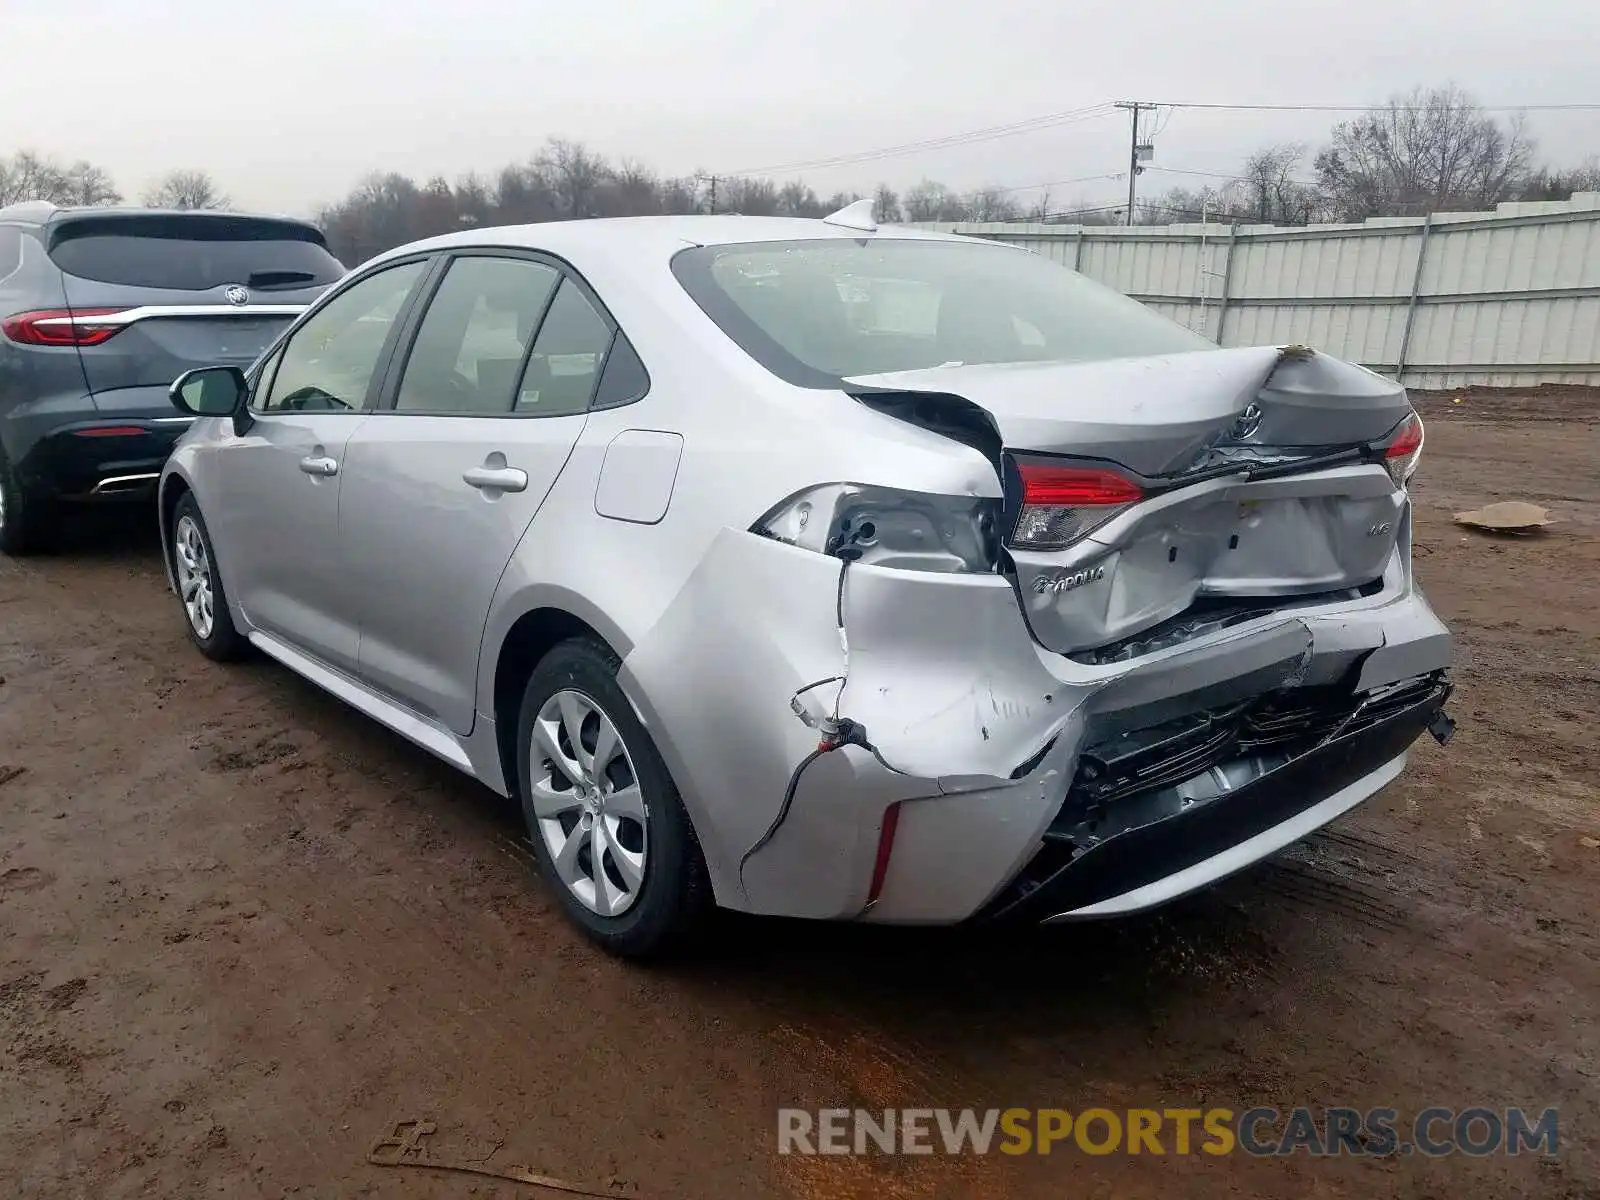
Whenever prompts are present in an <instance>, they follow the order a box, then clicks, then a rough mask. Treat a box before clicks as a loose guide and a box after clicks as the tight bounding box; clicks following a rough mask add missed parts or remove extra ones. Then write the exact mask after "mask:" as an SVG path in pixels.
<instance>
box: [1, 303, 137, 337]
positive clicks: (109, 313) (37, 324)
mask: <svg viewBox="0 0 1600 1200" xmlns="http://www.w3.org/2000/svg"><path fill="white" fill-rule="evenodd" d="M120 312H122V309H120V308H81V309H77V310H75V311H74V310H72V309H66V308H46V309H39V310H36V311H34V312H24V313H17V314H16V315H15V316H11V317H7V318H5V320H3V321H0V332H3V333H4V334H5V335H6V337H8V338H10V339H11V340H12V341H13V342H17V343H19V344H21V345H24V346H98V345H99V344H100V343H101V342H104V341H106V340H108V339H110V338H112V337H114V336H115V335H116V334H118V333H121V332H122V330H123V328H124V327H123V326H122V325H120V324H108V323H106V322H103V321H102V322H100V323H98V324H97V323H96V321H95V318H97V317H113V316H116V315H117V314H118V313H120Z"/></svg>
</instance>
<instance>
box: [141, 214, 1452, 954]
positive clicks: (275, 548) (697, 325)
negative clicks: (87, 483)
mask: <svg viewBox="0 0 1600 1200" xmlns="http://www.w3.org/2000/svg"><path fill="white" fill-rule="evenodd" d="M172 396H173V401H174V403H175V404H176V405H177V406H178V408H179V409H180V410H182V411H184V412H185V413H188V414H190V415H193V416H194V417H196V418H197V419H196V420H195V422H194V424H193V427H192V428H191V429H190V430H189V432H188V433H187V434H186V436H185V437H184V438H183V440H182V442H181V443H180V445H179V446H178V448H177V450H176V451H175V452H174V453H173V455H172V457H171V459H170V460H169V462H168V463H167V466H166V468H165V471H164V472H163V475H162V479H161V485H160V519H161V529H162V542H163V545H164V547H165V552H166V556H167V565H168V570H169V577H170V582H171V585H172V587H173V590H174V591H175V592H176V593H177V595H178V597H179V598H180V600H181V603H182V613H183V619H184V621H185V623H186V625H187V629H188V633H189V636H190V638H191V639H192V640H193V642H194V643H195V644H196V645H197V646H198V647H199V649H200V650H201V651H202V652H203V653H205V654H207V655H209V656H210V657H212V658H216V659H226V658H231V657H234V656H236V655H238V654H241V653H244V652H246V651H247V650H251V649H253V650H255V651H259V652H261V653H264V654H266V655H268V656H270V657H272V658H274V659H277V660H278V661H279V662H281V663H283V664H284V665H286V666H288V667H289V668H290V669H292V670H294V671H296V672H298V673H299V674H301V675H303V676H305V677H306V678H307V679H309V680H311V681H312V682H313V683H315V684H317V685H319V686H321V687H323V688H325V689H327V690H328V691H330V692H332V693H333V694H335V695H336V696H338V697H340V698H341V699H342V700H344V701H345V702H346V703H348V704H350V705H351V706H353V707H355V708H356V709H359V710H360V711H361V712H363V713H366V714H368V715H369V716H371V717H373V718H375V719H376V720H378V721H381V722H382V723H384V724H385V725H388V726H389V727H390V728H392V729H394V730H397V731H398V732H400V733H401V734H403V735H404V736H406V737H407V738H409V739H411V740H412V741H414V742H416V743H417V744H418V745H420V746H422V747H424V748H425V749H427V750H429V751H431V752H432V753H434V754H436V755H438V756H439V757H440V758H442V759H444V760H445V761H446V762H449V763H451V764H453V765H454V766H456V767H458V768H459V769H460V770H462V771H464V772H466V773H467V774H469V775H471V776H473V777H474V778H476V779H478V780H481V781H482V782H483V783H485V784H487V785H488V786H489V787H491V788H493V789H495V790H496V791H498V792H501V793H503V794H506V795H514V796H516V797H518V798H519V799H520V802H521V805H522V808H523V811H524V812H525V814H526V818H527V824H528V830H529V834H530V836H531V839H532V842H533V845H534V848H535V851H536V854H537V857H538V861H539V864H540V867H541V870H542V873H543V875H544V877H545V878H546V880H547V882H548V884H549V885H550V887H551V888H552V889H553V890H554V891H555V893H556V895H558V896H559V897H560V900H561V902H562V904H563V906H564V908H565V910H566V912H567V913H568V914H570V916H571V917H572V919H573V920H574V921H575V922H576V923H577V924H578V925H579V926H581V927H582V928H583V929H584V930H585V931H586V932H587V933H588V934H589V935H590V936H592V937H593V938H595V939H596V940H597V941H599V942H600V943H601V944H603V945H604V946H606V947H607V948H608V949H610V950H612V951H614V952H616V953H619V954H627V955H644V954H648V953H651V952H655V951H657V950H659V949H662V948H664V947H666V946H668V945H670V944H672V943H673V942H675V941H677V940H678V939H679V938H680V936H681V935H683V934H685V933H686V932H687V931H689V930H691V929H692V928H694V927H695V925H696V923H697V918H699V917H700V916H702V915H703V913H704V912H705V910H707V909H709V908H710V907H711V906H713V905H720V906H723V907H726V908H730V909H739V910H744V911H748V912H755V913H767V914H782V915H786V916H793V917H810V918H823V919H843V920H864V921H878V922H898V923H955V922H961V921H967V920H987V919H993V918H1002V917H1016V918H1023V919H1029V920H1035V921H1055V920H1077V919H1083V918H1091V917H1104V916H1112V915H1116V914H1121V913H1128V912H1133V911H1136V910H1140V909H1145V908H1149V907H1152V906H1154V905H1158V904H1161V903H1164V902H1166V901H1169V900H1171V899H1173V898H1175V897H1177V896H1180V895H1183V894H1185V893H1187V892H1190V891H1193V890H1195V889H1197V888H1200V887H1203V886H1205V885H1206V884H1209V883H1211V882H1212V881H1214V880H1217V879H1219V878H1221V877H1223V876H1225V875H1228V874H1231V873H1233V872H1235V871H1237V870H1239V869H1240V868H1242V867H1244V866H1246V865H1248V864H1250V863H1252V862H1254V861H1256V860H1258V859H1261V858H1263V857H1265V856H1267V855H1270V854H1272V853H1274V852H1275V851H1277V850H1279V849H1281V848H1283V847H1284V846H1286V845H1288V844H1289V843H1291V842H1293V841H1295V840H1297V839H1299V838H1301V837H1303V836H1305V835H1306V834H1307V833H1309V832H1310V831H1312V830H1314V829H1315V828H1317V827H1318V826H1321V825H1323V824H1325V823H1326V822H1328V821H1331V820H1333V819H1335V818H1336V817H1338V816H1340V815H1341V814H1342V813H1345V812H1347V811H1348V810H1350V809H1351V808H1353V807H1354V806H1356V805H1357V804H1359V803H1361V802H1362V801H1363V800H1365V799H1366V798H1368V797H1369V796H1371V795H1373V794H1374V793H1375V792H1377V791H1378V790H1379V789H1380V788H1382V787H1384V786H1385V785H1386V784H1388V783H1389V782H1390V781H1392V780H1393V779H1394V778H1395V777H1396V776H1397V775H1398V774H1399V773H1400V771H1401V770H1402V768H1403V766H1404V763H1405V758H1406V752H1407V749H1408V748H1409V747H1410V745H1411V743H1412V742H1413V741H1414V740H1415V739H1416V738H1417V737H1418V736H1420V735H1421V734H1422V733H1423V732H1424V731H1429V732H1431V733H1433V734H1434V736H1436V737H1437V738H1439V740H1441V741H1444V740H1446V739H1447V738H1448V736H1449V731H1450V728H1451V724H1450V719H1449V717H1448V716H1446V715H1445V712H1444V705H1445V701H1446V699H1447V697H1448V694H1449V690H1450V684H1449V681H1448V676H1447V668H1448V666H1449V663H1450V653H1451V644H1450V636H1449V634H1448V633H1447V632H1446V630H1445V628H1444V627H1443V626H1442V625H1441V623H1440V622H1439V620H1438V619H1437V618H1436V617H1435V616H1434V614H1433V612H1432V611H1431V610H1430V608H1429V607H1428V605H1427V603H1426V601H1425V600H1424V599H1423V596H1422V594H1421V593H1420V592H1419V590H1418V588H1417V586H1416V583H1415V580H1414V579H1413V576H1412V565H1411V548H1410V528H1411V526H1410V504H1409V500H1408V495H1407V486H1406V485H1407V481H1408V479H1409V478H1410V477H1411V473H1412V472H1413V471H1414V470H1415V468H1416V464H1417V460H1418V457H1419V455H1420V453H1421V450H1422V425H1421V423H1420V421H1419V420H1418V418H1417V416H1416V414H1415V413H1414V412H1413V411H1412V409H1411V407H1410V405H1409V403H1408V402H1407V398H1406V395H1405V392H1404V391H1403V389H1401V388H1400V387H1399V386H1398V385H1396V384H1395V383H1393V382H1392V381H1390V380H1388V379H1386V378H1383V377H1380V376H1378V375H1376V374H1373V373H1372V372H1369V371H1367V370H1364V369H1362V368H1360V367H1356V366H1352V365H1350V364H1347V363H1343V362H1339V361H1336V360H1333V359H1330V358H1327V357H1325V356H1323V355H1321V354H1319V353H1316V352H1314V351H1311V350H1308V349H1304V348H1301V347H1287V348H1286V347H1277V346H1266V347H1244V348H1233V349H1220V348H1218V347H1217V346H1215V345H1214V344H1212V343H1210V342H1208V341H1206V340H1204V339H1202V338H1200V337H1198V336H1196V335H1195V334H1193V333H1191V332H1189V331H1188V330H1186V329H1184V328H1182V327H1180V326H1178V325H1175V324H1173V323H1171V322H1169V321H1168V320H1166V319H1165V318H1163V317H1161V316H1158V315H1156V314H1155V313H1154V312H1152V311H1151V310H1149V309H1147V308H1145V307H1143V306H1141V305H1139V304H1137V303H1135V302H1134V301H1132V300H1129V299H1127V298H1126V297H1124V296H1121V295H1120V294H1118V293H1115V292H1113V291H1110V290H1108V289H1106V288H1104V287H1102V286H1100V285H1098V284H1095V283H1093V282H1091V281H1089V280H1087V279H1085V278H1084V277H1082V276H1081V275H1078V274H1077V273H1075V272H1073V271H1071V270H1069V269H1067V268H1065V267H1063V266H1060V265H1058V264H1056V263H1054V262H1051V261H1049V260H1048V259H1046V258H1043V257H1040V256H1038V255H1035V254H1030V253H1027V252H1025V251H1022V250H1018V249H1016V248H1013V247H1009V246H1004V245H999V244H993V243H989V242H983V241H975V240H969V239H963V238H957V237H949V236H943V235H939V234H934V233H930V232H924V231H920V230H913V229H899V228H887V227H886V228H881V229H880V228H878V227H877V226H876V224H875V223H874V222H873V220H872V218H871V214H870V211H869V210H868V206H865V205H854V206H851V207H850V208H848V209H845V210H843V211H841V212H840V213H837V214H835V215H834V216H833V217H830V218H828V219H827V220H822V221H807V220H788V219H764V218H749V217H734V216H726V217H724V216H705V217H662V218H632V219H626V220H604V221H578V222H570V223H562V224H551V225H537V226H526V227H520V228H506V229H474V230H471V231H467V232H462V233H458V234H451V235H448V236H445V237H441V238H435V239H432V240H429V241H424V242H419V243H416V244H413V245H409V246H405V247H402V248H400V249H398V250H394V251H392V252H389V253H387V254H384V255H382V256H380V257H379V258H377V259H375V260H373V261H372V262H369V263H367V264H365V265H364V266H363V267H361V268H360V269H358V270H356V271H355V272H353V273H352V274H351V275H350V276H349V277H347V278H346V279H344V280H342V281H341V282H340V283H339V284H338V285H337V286H336V287H335V288H333V289H332V290H331V291H330V292H328V293H327V294H326V295H325V296H324V297H322V298H321V299H320V300H319V301H318V303H316V304H315V305H314V306H313V307H312V308H311V309H310V310H309V311H308V312H307V313H306V314H305V315H304V316H303V317H301V318H300V319H299V320H298V321H297V322H296V323H295V324H294V325H293V326H292V327H291V328H290V329H289V330H287V331H286V333H285V334H284V335H283V336H281V337H280V338H279V339H278V341H277V342H276V344H274V345H273V346H272V347H271V348H270V349H269V350H268V351H267V352H266V353H264V354H263V355H262V356H261V357H260V359H258V360H257V361H256V362H255V363H254V364H253V365H252V366H251V368H250V369H249V370H248V371H240V370H239V369H237V368H233V367H215V368H204V369H201V370H197V371H192V372H190V373H189V374H187V375H185V376H184V377H183V378H181V379H179V380H178V381H177V382H176V383H175V384H174V385H173V390H172Z"/></svg>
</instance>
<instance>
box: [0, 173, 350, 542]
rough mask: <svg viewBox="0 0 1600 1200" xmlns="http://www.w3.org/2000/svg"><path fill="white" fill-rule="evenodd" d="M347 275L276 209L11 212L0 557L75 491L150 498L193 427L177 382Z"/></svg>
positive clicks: (2, 256) (0, 338)
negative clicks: (258, 212) (271, 213)
mask: <svg viewBox="0 0 1600 1200" xmlns="http://www.w3.org/2000/svg"><path fill="white" fill-rule="evenodd" d="M344 273H345V271H344V267H343V265H341V264H340V262H339V260H338V259H336V258H334V257H333V255H332V254H330V253H329V252H328V248H327V244H326V242H325V241H324V239H323V236H322V233H321V232H320V231H319V230H318V229H317V228H316V227H315V226H312V225H309V224H306V223H304V222H301V221H293V220H288V219H285V218H281V217H262V216H246V215H240V214H235V213H214V212H163V211H159V210H151V209H105V208H57V207H56V206H54V205H52V204H47V203H43V202H34V203H28V204H17V205H12V206H10V207H8V208H0V552H4V553H6V554H25V553H28V552H31V551H37V550H41V549H45V548H47V547H48V546H49V545H50V543H51V542H52V541H53V540H54V538H55V536H56V534H58V533H59V532H60V530H61V529H62V528H63V524H64V522H66V521H67V520H70V517H71V511H72V506H73V505H74V504H76V503H78V502H82V501H91V500H95V501H98V500H108V499H135V498H140V497H148V496H150V495H151V494H153V491H154V486H155V483H156V480H157V478H158V477H159V475H160V472H161V465H162V463H163V462H165V461H166V458H167V454H168V453H169V452H170V451H171V449H172V446H173V444H174V443H175V442H176V441H177V439H178V437H179V436H180V435H181V434H182V433H183V431H184V430H185V429H186V428H187V427H188V425H189V420H188V419H187V418H184V417H180V416H176V415H174V413H173V411H172V405H171V403H170V402H169V401H168V399H167V388H168V387H169V386H170V385H171V383H172V381H173V379H174V378H176V377H177V376H178V375H181V374H182V373H183V372H184V371H186V370H188V369H189V368H191V367H196V366H201V365H206V364H216V363H222V364H227V363H236V364H238V365H240V366H246V365H248V364H249V363H250V362H251V361H252V360H253V359H255V357H256V356H257V355H258V354H259V353H260V352H261V351H262V350H263V349H264V348H265V347H266V346H267V345H268V344H269V343H270V342H271V341H272V340H273V339H274V338H275V337H276V336H277V335H278V334H279V333H280V332H281V331H282V330H283V329H284V328H285V327H286V326H288V325H289V323H290V322H291V321H293V320H294V318H295V317H297V316H298V315H299V314H300V313H301V312H302V311H304V309H305V308H306V306H307V305H308V304H309V303H310V302H311V301H312V300H314V299H315V298H316V297H317V296H319V295H320V294H321V293H322V292H323V291H324V290H325V289H326V288H327V286H328V285H329V284H331V283H333V282H334V281H335V280H337V279H339V278H340V277H341V276H343V275H344Z"/></svg>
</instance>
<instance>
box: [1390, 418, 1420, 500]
mask: <svg viewBox="0 0 1600 1200" xmlns="http://www.w3.org/2000/svg"><path fill="white" fill-rule="evenodd" d="M1421 458H1422V418H1421V417H1419V416H1417V414H1416V413H1412V414H1411V415H1410V416H1409V417H1407V418H1406V419H1405V420H1404V421H1402V422H1400V428H1399V429H1398V430H1396V431H1395V434H1394V436H1393V437H1392V438H1390V439H1389V444H1388V445H1387V446H1385V447H1384V448H1383V465H1384V466H1385V467H1386V468H1387V469H1388V471H1389V478H1390V479H1392V480H1394V483H1395V486H1396V487H1405V485H1406V484H1407V483H1408V482H1410V479H1411V476H1412V475H1414V474H1416V470H1417V462H1418V460H1420V459H1421Z"/></svg>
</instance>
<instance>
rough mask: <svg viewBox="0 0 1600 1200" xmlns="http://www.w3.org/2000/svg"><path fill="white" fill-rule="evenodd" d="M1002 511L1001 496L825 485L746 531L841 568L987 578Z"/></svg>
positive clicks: (996, 546)
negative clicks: (841, 563) (854, 565)
mask: <svg viewBox="0 0 1600 1200" xmlns="http://www.w3.org/2000/svg"><path fill="white" fill-rule="evenodd" d="M1003 505H1004V502H1003V501H1002V500H1001V499H1000V498H999V497H994V498H989V497H986V496H943V495H936V494H933V493H929V492H908V491H902V490H900V489H899V488H886V487H875V486H871V485H868V484H860V483H825V484H822V485H820V486H818V487H813V488H807V489H806V490H805V491H803V492H799V493H797V494H795V495H793V496H790V497H789V498H788V499H787V500H784V501H783V502H782V503H781V504H778V505H776V506H775V507H773V508H772V509H770V510H769V511H768V512H767V513H766V515H764V516H763V517H762V518H761V519H760V520H759V521H757V522H756V523H755V524H754V525H752V526H751V527H750V532H751V533H758V534H760V535H761V536H763V537H769V538H772V539H774V540H775V541H779V542H787V543H788V544H789V545H791V546H800V547H803V548H804V549H807V550H815V551H817V552H818V553H819V554H831V555H833V556H834V557H835V558H840V559H843V560H845V561H846V562H864V563H869V564H871V565H874V566H881V567H898V568H900V569H902V570H912V571H951V572H967V573H972V572H977V573H990V572H993V571H994V570H995V569H996V566H997V564H998V562H999V556H1000V518H1001V512H1002V509H1003Z"/></svg>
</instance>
